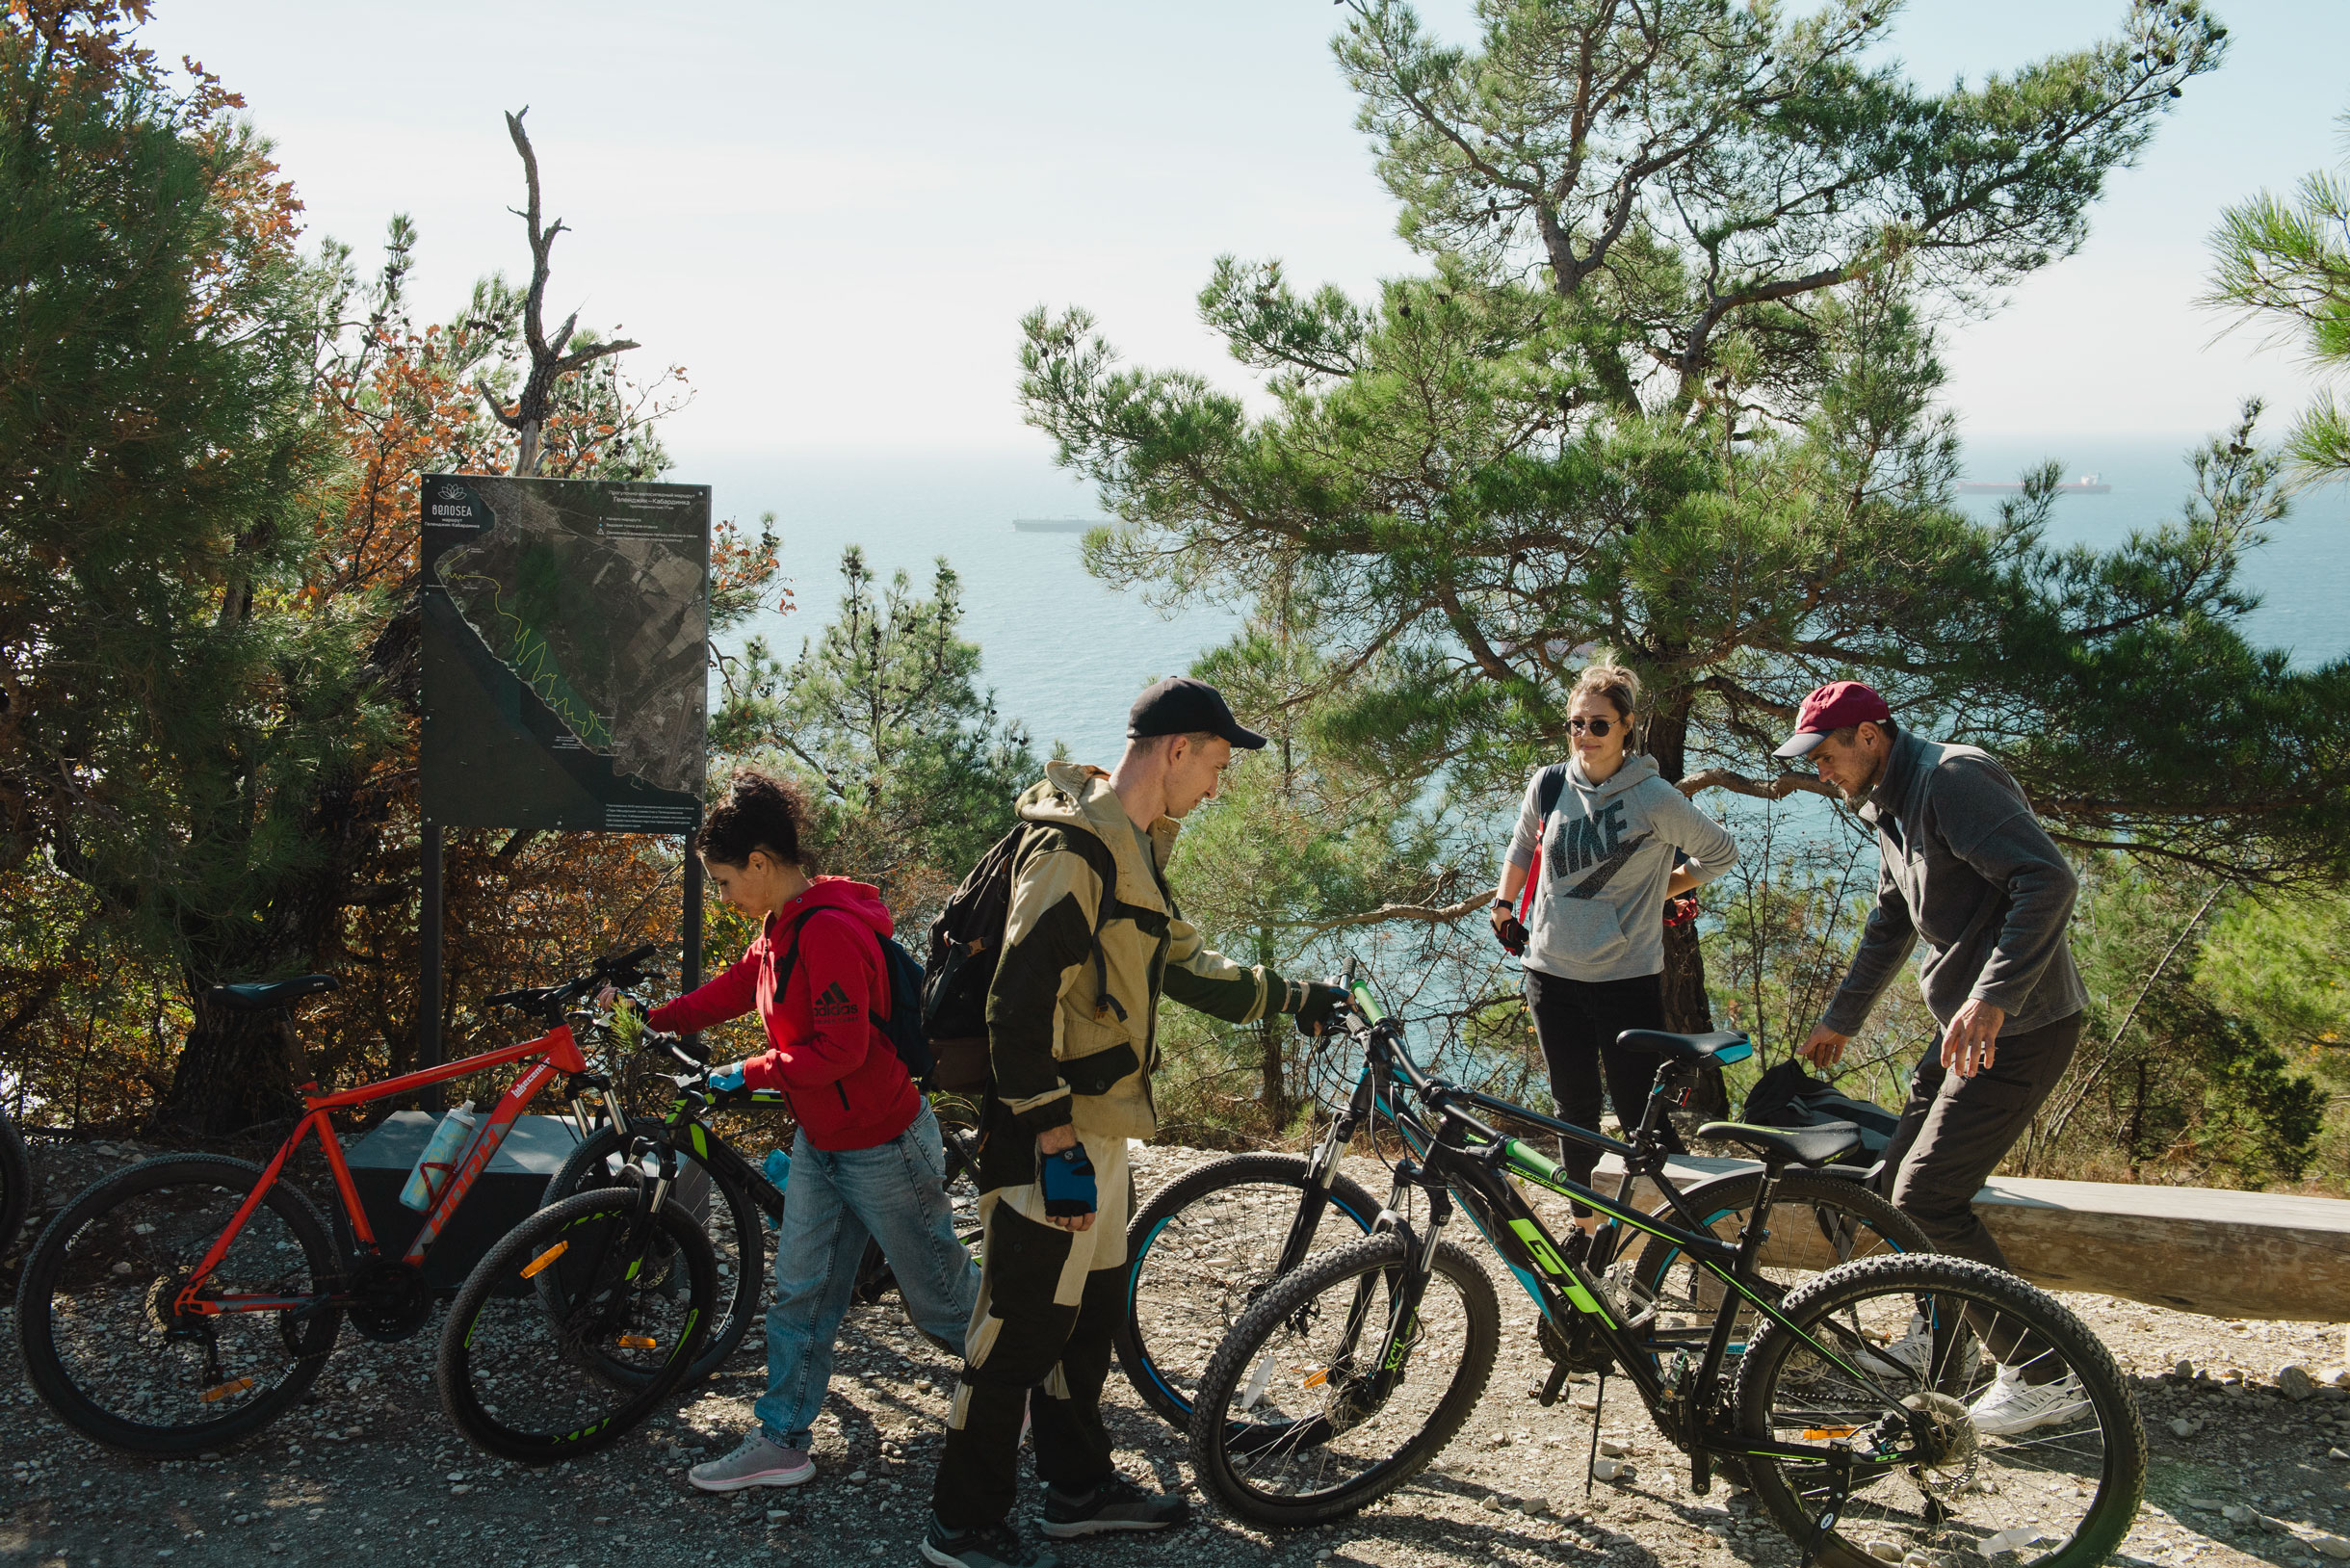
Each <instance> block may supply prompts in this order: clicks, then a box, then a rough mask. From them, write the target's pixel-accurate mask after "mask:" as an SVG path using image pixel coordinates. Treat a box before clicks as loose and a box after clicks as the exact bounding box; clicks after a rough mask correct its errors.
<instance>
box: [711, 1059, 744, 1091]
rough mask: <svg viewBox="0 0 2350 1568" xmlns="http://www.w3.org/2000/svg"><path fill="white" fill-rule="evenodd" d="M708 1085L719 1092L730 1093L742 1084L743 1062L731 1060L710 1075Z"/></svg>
mask: <svg viewBox="0 0 2350 1568" xmlns="http://www.w3.org/2000/svg"><path fill="white" fill-rule="evenodd" d="M710 1086H711V1087H712V1088H714V1089H716V1090H718V1092H719V1093H720V1094H732V1093H733V1092H734V1091H735V1090H737V1089H739V1088H741V1087H742V1086H743V1063H741V1062H739V1061H738V1062H733V1063H731V1064H729V1065H727V1066H724V1067H720V1068H719V1069H718V1071H716V1072H714V1073H712V1074H711V1075H710Z"/></svg>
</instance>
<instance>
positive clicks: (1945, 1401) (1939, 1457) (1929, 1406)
mask: <svg viewBox="0 0 2350 1568" xmlns="http://www.w3.org/2000/svg"><path fill="white" fill-rule="evenodd" d="M1901 1404H1902V1408H1904V1409H1906V1410H1908V1411H1909V1412H1910V1418H1909V1423H1908V1427H1909V1431H1908V1435H1909V1438H1910V1441H1911V1442H1912V1443H1913V1444H1914V1445H1915V1448H1914V1449H1913V1450H1912V1452H1911V1453H1910V1455H1909V1461H1910V1463H1909V1474H1910V1479H1911V1480H1913V1481H1915V1482H1916V1483H1917V1484H1918V1489H1919V1491H1921V1492H1923V1493H1925V1494H1926V1495H1927V1496H1928V1497H1933V1498H1952V1497H1956V1496H1958V1495H1959V1494H1960V1493H1962V1492H1964V1491H1966V1490H1967V1489H1968V1488H1969V1487H1971V1486H1972V1485H1973V1484H1974V1473H1975V1469H1976V1466H1977V1464H1978V1463H1979V1461H1980V1460H1981V1457H1982V1440H1981V1439H1980V1438H1979V1437H1978V1436H1977V1435H1976V1434H1975V1430H1974V1423H1973V1422H1972V1421H1971V1420H1969V1419H1968V1416H1967V1407H1966V1406H1965V1405H1964V1404H1962V1403H1960V1402H1959V1401H1958V1400H1956V1399H1954V1398H1950V1396H1948V1395H1947V1394H1936V1393H1934V1392H1933V1391H1932V1390H1930V1389H1926V1390H1920V1391H1919V1392H1918V1393H1916V1394H1911V1395H1907V1396H1904V1397H1903V1398H1902V1400H1901Z"/></svg>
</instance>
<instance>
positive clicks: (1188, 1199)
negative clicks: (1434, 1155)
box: [1116, 1154, 1379, 1429]
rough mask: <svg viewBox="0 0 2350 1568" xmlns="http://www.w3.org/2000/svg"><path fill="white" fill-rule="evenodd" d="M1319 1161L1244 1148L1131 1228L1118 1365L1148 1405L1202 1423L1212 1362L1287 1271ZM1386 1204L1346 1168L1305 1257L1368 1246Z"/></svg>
mask: <svg viewBox="0 0 2350 1568" xmlns="http://www.w3.org/2000/svg"><path fill="white" fill-rule="evenodd" d="M1308 1164H1309V1163H1308V1161H1307V1160H1306V1159H1305V1158H1304V1157H1303V1156H1301V1155H1293V1154H1238V1155H1230V1156H1227V1157H1225V1158H1224V1159H1221V1160H1211V1161H1210V1162H1208V1163H1206V1164H1204V1165H1201V1166H1198V1167H1197V1168H1195V1169H1193V1170H1189V1171H1187V1172H1186V1173H1185V1174H1184V1175H1183V1176H1181V1177H1179V1178H1178V1179H1177V1180H1175V1181H1172V1182H1169V1183H1168V1184H1167V1185H1166V1186H1165V1187H1163V1188H1162V1189H1159V1191H1158V1192H1157V1193H1155V1194H1154V1195H1153V1196H1152V1198H1151V1201H1150V1202H1149V1203H1147V1204H1145V1205H1144V1206H1143V1208H1142V1211H1141V1213H1139V1214H1137V1215H1135V1218H1134V1222H1133V1223H1132V1224H1130V1225H1129V1226H1128V1227H1127V1229H1126V1255H1127V1259H1128V1267H1129V1269H1130V1272H1129V1273H1128V1275H1127V1281H1126V1311H1125V1313H1124V1315H1123V1316H1122V1317H1121V1318H1120V1319H1119V1321H1118V1329H1117V1341H1116V1343H1117V1350H1118V1365H1119V1367H1120V1368H1121V1369H1122V1370H1123V1371H1124V1372H1125V1373H1126V1380H1127V1381H1128V1382H1130V1383H1132V1384H1134V1386H1135V1392H1136V1393H1137V1394H1139V1395H1141V1396H1142V1398H1143V1401H1144V1402H1145V1403H1146V1404H1148V1405H1149V1406H1150V1407H1151V1408H1152V1409H1154V1410H1156V1411H1158V1412H1159V1413H1160V1414H1161V1415H1162V1416H1164V1417H1165V1418H1166V1419H1167V1421H1168V1422H1169V1423H1171V1424H1173V1425H1175V1426H1176V1427H1177V1428H1178V1429H1181V1428H1183V1427H1186V1426H1188V1425H1189V1424H1190V1421H1191V1400H1192V1394H1193V1391H1194V1390H1195V1389H1196V1388H1197V1387H1198V1384H1199V1379H1200V1375H1201V1373H1202V1372H1203V1371H1204V1370H1205V1369H1206V1367H1207V1365H1208V1358H1209V1357H1210V1356H1212V1355H1214V1353H1215V1347H1216V1346H1218V1345H1221V1344H1222V1343H1223V1341H1224V1336H1225V1335H1226V1334H1228V1333H1230V1332H1231V1330H1232V1325H1233V1324H1234V1323H1235V1322H1236V1321H1238V1320H1239V1319H1240V1314H1241V1313H1243V1312H1245V1311H1246V1310H1247V1309H1248V1306H1249V1303H1251V1302H1253V1301H1255V1300H1256V1299H1257V1297H1259V1296H1260V1295H1263V1294H1265V1292H1266V1288H1267V1287H1269V1286H1270V1285H1271V1284H1272V1282H1273V1279H1274V1277H1275V1269H1276V1267H1277V1265H1278V1264H1279V1263H1280V1260H1281V1250H1282V1247H1283V1245H1284V1244H1285V1243H1286V1242H1287V1241H1288V1240H1289V1236H1290V1228H1291V1226H1292V1224H1293V1223H1295V1221H1296V1219H1297V1216H1298V1214H1299V1212H1300V1205H1301V1204H1302V1203H1303V1202H1304V1200H1305V1197H1306V1182H1307V1171H1308ZM1378 1217H1379V1203H1378V1200H1377V1199H1375V1198H1373V1197H1372V1196H1371V1194H1370V1193H1369V1192H1367V1191H1365V1190H1364V1189H1363V1187H1362V1185H1361V1184H1360V1183H1358V1182H1356V1181H1355V1180H1354V1179H1353V1178H1351V1177H1349V1176H1347V1175H1345V1173H1344V1172H1340V1173H1337V1174H1336V1175H1334V1177H1333V1178H1332V1180H1331V1184H1330V1203H1329V1209H1328V1210H1327V1211H1325V1212H1324V1214H1323V1215H1322V1216H1321V1222H1320V1224H1319V1225H1318V1226H1317V1227H1316V1231H1315V1235H1314V1236H1313V1237H1312V1238H1311V1240H1310V1241H1309V1242H1308V1244H1307V1248H1306V1253H1305V1257H1304V1259H1301V1260H1300V1261H1301V1262H1305V1261H1310V1260H1312V1259H1314V1258H1317V1257H1320V1256H1322V1255H1324V1254H1326V1253H1328V1252H1329V1251H1331V1250H1332V1249H1333V1248H1335V1247H1339V1246H1343V1245H1345V1243H1347V1242H1349V1241H1359V1240H1361V1239H1362V1238H1363V1237H1364V1236H1365V1235H1367V1234H1369V1233H1370V1230H1371V1224H1372V1222H1373V1221H1375V1220H1376V1219H1377V1218H1378Z"/></svg>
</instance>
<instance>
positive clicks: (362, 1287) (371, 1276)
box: [348, 1258, 432, 1344]
mask: <svg viewBox="0 0 2350 1568" xmlns="http://www.w3.org/2000/svg"><path fill="white" fill-rule="evenodd" d="M348 1311H349V1314H350V1318H351V1326H352V1327H353V1328H354V1329H357V1330H358V1331H359V1333H360V1334H361V1335H362V1336H363V1337H365V1338H367V1339H371V1340H377V1341H379V1342H382V1343H385V1344H389V1343H390V1342H391V1341H394V1340H405V1339H406V1338H407V1337H408V1336H409V1335H411V1334H413V1333H415V1332H416V1331H417V1330H418V1329H420V1328H422V1327H424V1325H425V1320H426V1319H427V1318H430V1317H431V1315H432V1291H431V1287H430V1286H428V1285H427V1284H425V1276H424V1270H423V1269H421V1268H418V1267H416V1266H415V1265H414V1264H410V1263H404V1262H402V1261H401V1260H400V1259H398V1258H370V1259H369V1260H368V1261H367V1262H365V1263H363V1264H361V1265H360V1266H359V1271H358V1273H357V1274H356V1275H354V1276H353V1279H352V1282H351V1304H350V1307H349V1308H348Z"/></svg>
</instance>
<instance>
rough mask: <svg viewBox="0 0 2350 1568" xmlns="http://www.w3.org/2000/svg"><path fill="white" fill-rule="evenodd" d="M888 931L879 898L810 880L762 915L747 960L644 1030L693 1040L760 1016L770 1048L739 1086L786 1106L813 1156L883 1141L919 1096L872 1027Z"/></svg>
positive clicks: (884, 987)
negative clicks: (794, 951)
mask: <svg viewBox="0 0 2350 1568" xmlns="http://www.w3.org/2000/svg"><path fill="white" fill-rule="evenodd" d="M810 910H814V911H816V913H813V914H810V913H809V911H810ZM794 927H797V928H798V942H799V958H798V961H797V962H796V964H794V966H793V969H792V973H791V978H790V979H789V980H787V981H786V982H785V984H784V989H783V995H782V996H780V997H778V996H777V995H776V994H775V969H776V966H777V965H778V964H779V963H780V962H781V961H782V960H783V957H784V954H787V953H788V952H790V951H791V947H792V942H793V928H794ZM893 929H894V928H893V927H892V925H891V922H890V916H889V909H888V907H887V906H886V905H885V904H883V903H882V902H881V898H880V890H879V889H878V888H875V887H874V886H872V885H871V884H870V883H866V882H855V881H850V880H849V878H848V877H846V876H819V877H818V878H816V880H815V881H814V882H812V883H811V884H809V887H808V890H807V891H806V892H805V893H802V894H801V895H800V896H799V897H798V898H796V899H794V900H793V901H792V902H790V903H787V904H785V905H784V906H783V907H782V908H781V909H778V910H776V911H775V912H774V913H773V914H771V915H770V916H768V917H767V925H766V927H765V928H764V929H762V930H761V931H760V932H759V936H758V939H757V940H756V941H754V942H752V943H751V945H750V951H748V952H747V953H745V954H743V956H742V957H740V958H738V959H736V960H735V962H734V963H733V964H732V965H731V966H729V967H728V969H727V970H726V972H725V973H724V974H722V975H720V976H718V979H716V980H712V981H711V982H710V983H709V984H707V985H704V986H702V987H700V988H699V989H698V990H694V991H690V992H688V993H687V994H686V995H684V996H681V997H679V998H678V999H677V1000H676V1001H674V1002H669V1003H665V1004H664V1005H662V1006H658V1007H655V1008H654V1009H653V1010H652V1011H651V1012H649V1013H647V1014H646V1015H645V1022H646V1023H648V1024H650V1025H651V1026H652V1027H653V1028H655V1029H657V1030H660V1031H662V1032H665V1033H675V1034H691V1033H692V1032H694V1031H695V1030H698V1029H707V1028H709V1027H710V1026H711V1025H713V1024H722V1023H724V1022H725V1021H726V1020H727V1019H729V1018H740V1017H742V1016H743V1015H744V1013H746V1012H748V1011H750V1010H751V1009H752V1008H753V1007H754V1006H755V1007H757V1008H758V1009H759V1019H760V1022H762V1023H764V1024H765V1025H766V1026H767V1038H768V1043H769V1044H770V1046H772V1047H773V1049H772V1050H770V1051H768V1052H767V1053H765V1054H764V1055H761V1056H756V1057H752V1058H750V1059H749V1060H747V1061H745V1062H744V1064H743V1079H744V1083H746V1084H748V1085H750V1086H751V1087H752V1088H757V1089H780V1090H782V1091H783V1092H784V1093H785V1094H786V1095H788V1096H790V1098H791V1101H792V1111H793V1114H794V1115H796V1116H797V1117H798V1118H799V1126H800V1130H801V1131H802V1132H804V1133H806V1134H807V1135H808V1141H809V1142H810V1143H813V1144H815V1145H816V1146H817V1147H818V1148H820V1149H870V1148H873V1147H875V1146H876V1145H878V1144H882V1143H887V1142H888V1141H889V1140H890V1139H891V1138H894V1137H897V1136H898V1135H899V1134H901V1133H902V1132H904V1131H905V1130H906V1129H907V1128H908V1127H910V1126H912V1125H913V1123H914V1117H915V1115H916V1114H917V1113H918V1112H919V1111H921V1110H922V1096H921V1094H920V1093H919V1092H918V1091H917V1090H916V1089H915V1087H914V1084H913V1080H911V1079H910V1078H908V1077H907V1076H906V1071H905V1064H904V1063H903V1062H901V1061H900V1060H899V1059H898V1051H897V1048H896V1047H895V1046H893V1045H891V1044H890V1041H889V1036H888V1035H887V1034H884V1033H883V1032H881V1026H880V1024H879V1023H878V1022H877V1019H879V1018H886V1017H888V1016H889V970H888V968H887V967H886V966H885V965H884V964H883V963H882V960H881V943H880V940H879V938H880V937H883V936H887V935H889V934H890V933H891V931H892V930H893Z"/></svg>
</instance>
